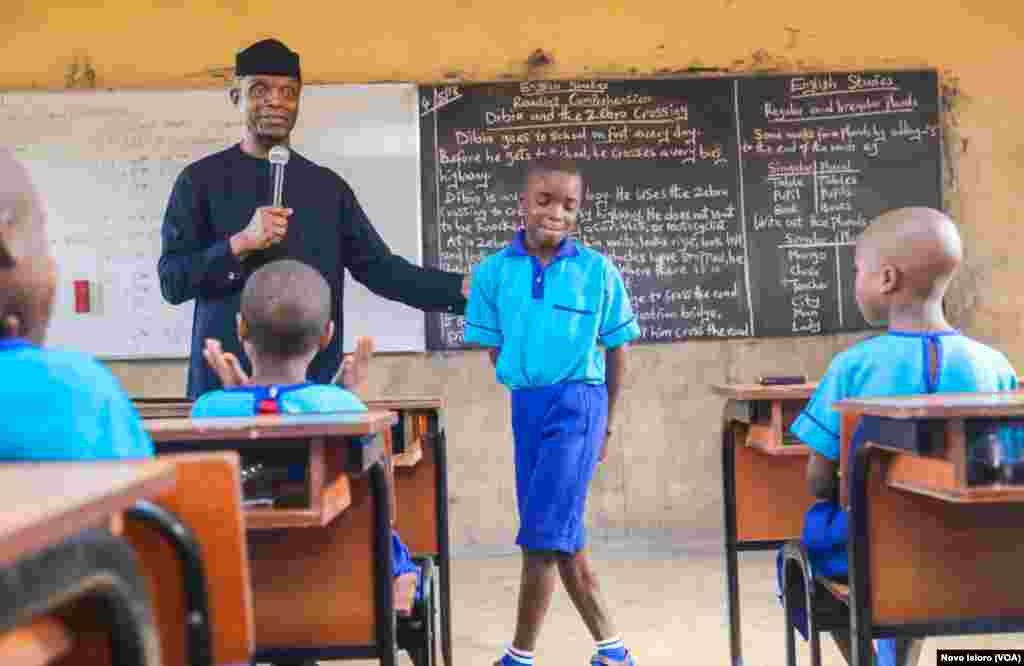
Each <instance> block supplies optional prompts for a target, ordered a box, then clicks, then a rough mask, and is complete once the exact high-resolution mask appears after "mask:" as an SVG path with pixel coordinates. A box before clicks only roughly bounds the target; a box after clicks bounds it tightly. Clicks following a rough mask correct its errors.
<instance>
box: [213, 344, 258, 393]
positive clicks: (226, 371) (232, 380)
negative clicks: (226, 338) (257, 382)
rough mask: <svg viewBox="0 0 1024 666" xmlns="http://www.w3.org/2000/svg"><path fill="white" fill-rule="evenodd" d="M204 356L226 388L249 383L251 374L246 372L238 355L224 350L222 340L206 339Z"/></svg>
mask: <svg viewBox="0 0 1024 666" xmlns="http://www.w3.org/2000/svg"><path fill="white" fill-rule="evenodd" d="M203 358H205V359H206V364H207V365H209V366H210V368H211V369H212V370H213V371H214V372H215V373H217V377H219V378H220V383H221V384H223V385H224V388H230V387H232V386H241V385H243V384H248V383H249V375H247V374H245V370H244V369H242V364H241V363H240V362H239V361H238V357H237V356H235V355H234V354H232V353H231V352H226V351H224V350H223V349H222V348H221V346H220V340H214V339H213V338H207V339H206V347H205V348H204V349H203Z"/></svg>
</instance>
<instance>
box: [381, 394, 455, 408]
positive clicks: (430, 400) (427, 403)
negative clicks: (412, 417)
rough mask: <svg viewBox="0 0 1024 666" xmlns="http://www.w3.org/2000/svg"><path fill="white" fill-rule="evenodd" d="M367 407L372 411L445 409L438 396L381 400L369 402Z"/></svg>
mask: <svg viewBox="0 0 1024 666" xmlns="http://www.w3.org/2000/svg"><path fill="white" fill-rule="evenodd" d="M366 406H367V407H369V408H370V409H392V410H413V409H441V408H442V407H444V401H443V400H442V399H441V398H439V397H436V396H413V397H409V398H402V397H398V398H381V399H380V400H367V401H366Z"/></svg>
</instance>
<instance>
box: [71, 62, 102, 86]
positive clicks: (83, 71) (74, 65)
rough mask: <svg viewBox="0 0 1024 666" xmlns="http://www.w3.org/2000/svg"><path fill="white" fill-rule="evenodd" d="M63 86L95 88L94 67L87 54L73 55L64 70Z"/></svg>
mask: <svg viewBox="0 0 1024 666" xmlns="http://www.w3.org/2000/svg"><path fill="white" fill-rule="evenodd" d="M64 87H65V88H95V87H96V69H95V68H94V67H93V66H92V63H91V62H90V60H89V56H88V55H75V56H73V57H72V60H71V64H69V65H68V66H67V68H66V69H65V70H64Z"/></svg>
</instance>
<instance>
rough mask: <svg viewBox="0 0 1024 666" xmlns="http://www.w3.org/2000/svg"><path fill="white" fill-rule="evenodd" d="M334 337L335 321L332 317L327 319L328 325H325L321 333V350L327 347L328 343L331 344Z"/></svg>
mask: <svg viewBox="0 0 1024 666" xmlns="http://www.w3.org/2000/svg"><path fill="white" fill-rule="evenodd" d="M333 338H334V321H333V320H331V319H328V320H327V325H326V326H324V332H323V333H322V334H321V335H320V351H323V350H325V349H327V345H329V344H331V340H332V339H333Z"/></svg>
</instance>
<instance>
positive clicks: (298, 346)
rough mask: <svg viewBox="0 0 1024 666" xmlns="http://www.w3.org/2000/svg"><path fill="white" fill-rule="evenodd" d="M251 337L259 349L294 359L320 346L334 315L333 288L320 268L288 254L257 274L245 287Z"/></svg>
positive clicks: (244, 309)
mask: <svg viewBox="0 0 1024 666" xmlns="http://www.w3.org/2000/svg"><path fill="white" fill-rule="evenodd" d="M241 314H242V318H243V319H244V320H245V325H246V339H247V340H248V341H249V342H250V343H251V344H252V345H253V346H254V347H255V349H256V351H258V352H260V353H263V354H266V355H268V356H272V357H274V358H279V359H292V358H297V357H300V356H303V355H304V354H308V353H309V352H311V351H315V350H316V349H317V345H318V343H319V341H320V337H321V336H322V335H323V334H324V332H325V330H326V329H327V322H329V321H330V318H331V288H330V287H329V286H328V285H327V281H326V280H325V279H324V277H323V276H322V275H320V273H319V272H317V271H316V270H315V269H313V268H310V267H309V266H307V265H306V264H304V263H302V262H299V261H294V260H292V259H284V260H281V261H273V262H271V263H269V264H267V265H265V266H263V267H262V268H260V269H259V270H257V271H256V272H255V273H253V274H252V275H251V276H250V277H249V279H248V280H247V281H246V283H245V289H244V290H243V291H242V307H241Z"/></svg>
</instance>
